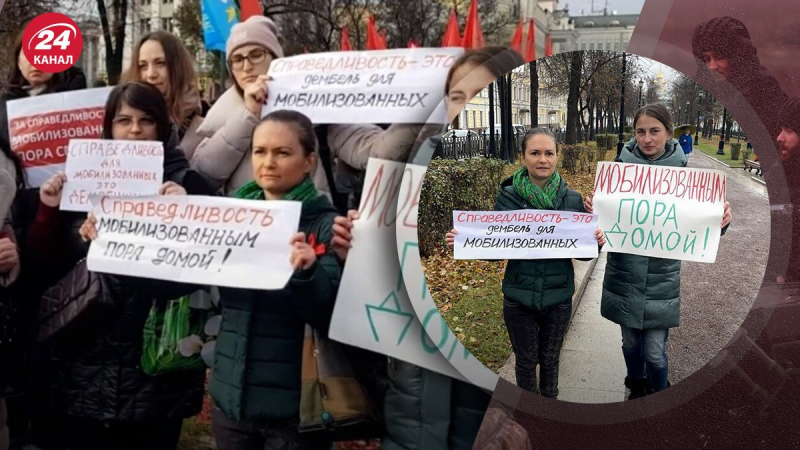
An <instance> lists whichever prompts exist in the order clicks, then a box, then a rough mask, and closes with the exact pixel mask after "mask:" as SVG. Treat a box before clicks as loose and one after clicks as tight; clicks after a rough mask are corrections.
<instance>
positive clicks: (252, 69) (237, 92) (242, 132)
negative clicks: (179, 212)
mask: <svg viewBox="0 0 800 450" xmlns="http://www.w3.org/2000/svg"><path fill="white" fill-rule="evenodd" d="M225 54H226V55H228V61H227V63H228V69H229V70H230V73H231V76H232V77H233V81H234V85H233V86H231V88H230V89H228V91H227V92H225V94H223V95H222V97H220V98H219V100H217V102H216V103H214V106H213V107H212V108H211V110H209V111H208V115H206V118H205V119H204V120H203V123H202V124H201V125H200V127H199V128H198V129H197V133H198V134H199V135H200V136H202V137H203V138H204V139H203V141H202V142H201V143H200V144H199V145H198V146H197V149H196V150H195V152H194V154H193V155H192V157H191V163H192V167H194V168H195V169H197V171H198V172H200V173H201V174H203V175H204V176H205V177H206V178H207V179H208V180H209V181H210V182H211V183H212V185H213V186H214V188H215V189H220V188H222V190H223V191H224V193H225V195H227V196H229V197H233V196H235V195H236V192H237V190H238V189H239V188H240V187H242V185H244V184H245V183H247V182H248V181H250V180H252V178H251V177H252V175H253V168H252V167H251V161H250V158H249V155H248V154H249V152H250V147H251V146H250V144H251V140H252V136H253V130H254V129H255V127H256V125H257V124H258V122H259V120H260V119H261V108H262V107H263V105H264V102H265V101H266V98H267V85H266V79H267V77H266V74H267V71H268V70H269V66H270V64H271V63H272V61H273V60H274V59H276V58H281V57H283V48H282V47H281V44H280V42H278V37H277V27H276V26H275V24H274V23H273V22H272V21H271V20H270V19H268V18H266V17H264V16H252V17H250V18H248V19H247V20H245V21H244V22H240V23H237V24H236V25H234V26H233V28H231V34H230V36H229V37H228V42H227V45H226V52H225Z"/></svg>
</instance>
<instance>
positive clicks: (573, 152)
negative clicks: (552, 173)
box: [559, 145, 581, 174]
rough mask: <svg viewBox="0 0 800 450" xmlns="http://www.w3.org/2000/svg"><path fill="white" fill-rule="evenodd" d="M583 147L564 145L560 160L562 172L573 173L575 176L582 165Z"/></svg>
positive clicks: (560, 150)
mask: <svg viewBox="0 0 800 450" xmlns="http://www.w3.org/2000/svg"><path fill="white" fill-rule="evenodd" d="M580 149H581V147H578V146H577V145H562V146H561V149H559V152H561V157H560V158H559V160H560V164H561V170H562V171H563V172H565V173H572V174H575V173H577V172H578V169H579V165H580V163H581V151H580Z"/></svg>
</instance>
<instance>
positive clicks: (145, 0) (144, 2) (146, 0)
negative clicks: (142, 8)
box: [142, 0, 151, 5]
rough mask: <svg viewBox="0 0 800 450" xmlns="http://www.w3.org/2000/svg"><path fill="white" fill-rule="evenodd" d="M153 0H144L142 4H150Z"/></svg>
mask: <svg viewBox="0 0 800 450" xmlns="http://www.w3.org/2000/svg"><path fill="white" fill-rule="evenodd" d="M150 1H151V0H142V5H149V4H150Z"/></svg>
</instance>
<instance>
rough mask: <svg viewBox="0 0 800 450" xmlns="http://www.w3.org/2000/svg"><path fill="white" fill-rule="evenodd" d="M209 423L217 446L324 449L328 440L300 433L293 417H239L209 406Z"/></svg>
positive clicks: (262, 449)
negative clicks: (227, 414) (270, 418)
mask: <svg viewBox="0 0 800 450" xmlns="http://www.w3.org/2000/svg"><path fill="white" fill-rule="evenodd" d="M211 426H212V428H213V430H214V439H215V440H216V441H217V448H219V450H328V449H330V448H331V443H330V442H328V441H325V440H321V439H319V438H317V439H315V438H311V437H308V438H307V437H305V436H302V435H300V433H298V431H297V421H292V420H241V421H236V420H233V419H229V418H228V417H227V416H225V413H223V412H222V410H220V409H219V408H218V407H217V406H212V408H211Z"/></svg>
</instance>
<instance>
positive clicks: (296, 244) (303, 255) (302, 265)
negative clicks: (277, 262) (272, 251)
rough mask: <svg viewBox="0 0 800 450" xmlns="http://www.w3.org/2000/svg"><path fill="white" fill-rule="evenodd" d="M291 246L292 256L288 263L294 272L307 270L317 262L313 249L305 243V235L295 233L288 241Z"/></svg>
mask: <svg viewBox="0 0 800 450" xmlns="http://www.w3.org/2000/svg"><path fill="white" fill-rule="evenodd" d="M289 244H290V245H291V246H292V256H291V259H290V262H291V263H292V268H294V270H300V269H308V268H309V267H311V266H313V265H314V263H315V262H317V254H316V253H314V249H313V248H312V247H311V246H310V245H308V243H307V242H306V234H305V233H297V234H295V235H294V236H292V239H291V240H290V241H289Z"/></svg>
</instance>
